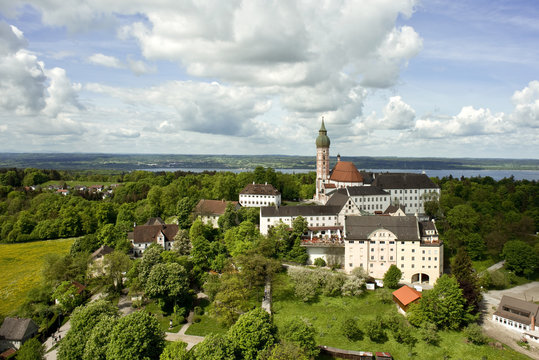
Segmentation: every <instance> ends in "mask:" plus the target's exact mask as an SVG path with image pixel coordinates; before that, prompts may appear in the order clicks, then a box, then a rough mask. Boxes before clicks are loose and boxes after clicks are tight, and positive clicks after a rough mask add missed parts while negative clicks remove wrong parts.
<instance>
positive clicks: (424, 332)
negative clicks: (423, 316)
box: [419, 323, 440, 345]
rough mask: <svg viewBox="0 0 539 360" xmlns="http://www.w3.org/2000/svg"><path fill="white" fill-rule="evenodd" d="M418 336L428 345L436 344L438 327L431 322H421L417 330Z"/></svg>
mask: <svg viewBox="0 0 539 360" xmlns="http://www.w3.org/2000/svg"><path fill="white" fill-rule="evenodd" d="M419 338H420V339H421V340H423V341H424V342H426V343H427V344H430V345H438V343H439V342H440V335H439V334H438V328H437V327H436V325H434V324H432V323H426V324H423V326H422V327H421V329H420V330H419Z"/></svg>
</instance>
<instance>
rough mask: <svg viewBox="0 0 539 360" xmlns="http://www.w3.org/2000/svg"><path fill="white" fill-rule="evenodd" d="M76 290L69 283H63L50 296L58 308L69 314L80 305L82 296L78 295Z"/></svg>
mask: <svg viewBox="0 0 539 360" xmlns="http://www.w3.org/2000/svg"><path fill="white" fill-rule="evenodd" d="M78 290H79V289H78V288H77V287H76V286H75V285H73V284H72V283H71V282H69V281H64V282H62V283H61V284H60V285H58V287H57V288H56V290H54V293H53V294H52V300H53V301H55V300H56V301H58V306H59V307H60V309H62V311H63V312H64V313H68V312H71V311H72V310H73V309H74V308H75V307H77V306H79V305H80V304H81V303H82V300H83V298H82V295H81V294H80V293H78Z"/></svg>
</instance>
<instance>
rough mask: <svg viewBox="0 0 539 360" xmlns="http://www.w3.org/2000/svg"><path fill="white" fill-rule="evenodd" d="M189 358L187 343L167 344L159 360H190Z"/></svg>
mask: <svg viewBox="0 0 539 360" xmlns="http://www.w3.org/2000/svg"><path fill="white" fill-rule="evenodd" d="M190 359H191V356H189V354H188V350H187V343H184V342H183V341H174V342H169V343H168V344H167V345H166V346H165V349H164V350H163V352H162V353H161V356H160V357H159V360H190Z"/></svg>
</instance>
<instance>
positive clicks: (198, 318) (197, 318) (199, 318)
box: [193, 315, 202, 324]
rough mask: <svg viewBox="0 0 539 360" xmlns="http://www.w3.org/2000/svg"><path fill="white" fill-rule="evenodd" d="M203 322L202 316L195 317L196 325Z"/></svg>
mask: <svg viewBox="0 0 539 360" xmlns="http://www.w3.org/2000/svg"><path fill="white" fill-rule="evenodd" d="M201 320H202V318H201V317H200V316H198V315H195V316H193V322H194V323H195V324H198V323H199V322H200V321H201Z"/></svg>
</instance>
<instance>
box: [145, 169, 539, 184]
mask: <svg viewBox="0 0 539 360" xmlns="http://www.w3.org/2000/svg"><path fill="white" fill-rule="evenodd" d="M137 170H144V171H154V172H158V171H167V172H168V171H190V172H195V173H198V172H203V171H229V172H233V173H236V174H237V173H240V172H245V171H253V170H254V169H215V168H150V169H137ZM275 171H278V172H282V173H284V174H301V173H308V172H310V171H315V170H314V169H275ZM365 171H368V172H375V173H380V172H408V173H417V174H420V173H422V172H425V174H427V175H428V176H430V177H438V178H442V177H444V176H449V175H452V176H453V177H454V178H460V177H461V176H464V177H467V178H468V177H477V176H481V177H486V176H490V177H491V178H493V179H494V180H501V179H503V178H509V177H511V176H513V177H514V178H515V180H524V179H526V180H538V181H539V170H455V169H448V170H428V169H427V170H421V169H366V170H365Z"/></svg>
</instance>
